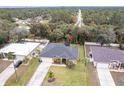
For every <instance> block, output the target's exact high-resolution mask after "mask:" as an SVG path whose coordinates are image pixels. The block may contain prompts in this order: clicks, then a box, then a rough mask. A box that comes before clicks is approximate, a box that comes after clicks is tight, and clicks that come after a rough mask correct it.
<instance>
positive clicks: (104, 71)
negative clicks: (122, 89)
mask: <svg viewBox="0 0 124 93" xmlns="http://www.w3.org/2000/svg"><path fill="white" fill-rule="evenodd" d="M97 72H98V77H99V81H100V85H101V86H115V83H114V80H113V78H112V76H111V73H110V71H109V68H108V64H100V63H99V64H97Z"/></svg>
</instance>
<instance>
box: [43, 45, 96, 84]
mask: <svg viewBox="0 0 124 93" xmlns="http://www.w3.org/2000/svg"><path fill="white" fill-rule="evenodd" d="M72 46H73V47H78V49H79V57H80V60H79V61H78V62H77V64H76V66H75V68H74V69H68V68H66V67H55V66H52V67H50V69H49V71H52V72H53V73H54V75H55V78H56V80H55V81H54V82H52V83H49V82H48V81H47V80H48V74H47V75H46V77H45V80H44V82H43V84H42V85H44V86H61V85H62V86H63V85H64V86H82V85H83V86H85V85H94V84H92V82H90V81H89V80H88V79H90V77H91V75H90V74H91V73H92V70H91V69H92V68H91V69H90V71H91V73H88V72H89V70H88V66H89V65H91V63H87V64H85V58H84V48H83V46H79V45H72ZM91 78H92V77H91ZM96 85H97V84H96Z"/></svg>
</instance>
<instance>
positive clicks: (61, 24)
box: [0, 7, 124, 46]
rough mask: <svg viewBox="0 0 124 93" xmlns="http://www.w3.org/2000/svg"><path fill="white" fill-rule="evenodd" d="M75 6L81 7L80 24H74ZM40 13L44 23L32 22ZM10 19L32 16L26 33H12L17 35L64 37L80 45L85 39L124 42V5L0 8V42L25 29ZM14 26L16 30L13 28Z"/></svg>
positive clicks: (19, 36) (58, 38)
mask: <svg viewBox="0 0 124 93" xmlns="http://www.w3.org/2000/svg"><path fill="white" fill-rule="evenodd" d="M78 9H81V12H82V18H83V23H84V24H85V26H82V27H81V28H79V27H77V26H75V25H74V24H75V23H76V21H77V13H78ZM38 16H42V19H43V20H49V21H48V22H45V23H40V22H36V21H35V18H36V17H38ZM13 18H18V19H21V20H26V19H28V18H31V19H32V22H31V24H30V25H28V26H30V28H31V29H30V33H16V34H18V37H17V38H16V39H18V40H19V39H21V38H25V37H28V38H36V37H38V38H47V39H49V40H50V41H51V42H61V41H63V40H66V41H67V42H70V43H79V44H83V43H84V42H85V41H90V42H100V43H119V44H121V46H122V44H124V8H123V7H122V8H119V7H113V8H112V7H109V8H108V7H106V8H104V7H101V8H100V7H90V8H88V7H87V8H83V7H68V8H67V7H52V8H51V7H48V8H40V7H39V8H1V9H0V44H1V45H2V44H4V43H8V42H9V41H10V39H11V38H14V36H15V35H11V33H10V32H13V31H15V30H16V32H25V31H26V29H17V25H16V24H15V22H14V21H13ZM15 28H16V29H15Z"/></svg>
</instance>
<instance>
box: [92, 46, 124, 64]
mask: <svg viewBox="0 0 124 93" xmlns="http://www.w3.org/2000/svg"><path fill="white" fill-rule="evenodd" d="M91 51H92V56H93V58H94V61H96V62H104V63H110V62H112V60H118V61H120V62H124V51H123V50H116V49H111V48H107V47H98V46H92V47H91Z"/></svg>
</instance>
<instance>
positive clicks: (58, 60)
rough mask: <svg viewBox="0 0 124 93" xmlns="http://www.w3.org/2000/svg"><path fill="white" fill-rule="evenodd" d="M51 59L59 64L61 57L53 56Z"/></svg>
mask: <svg viewBox="0 0 124 93" xmlns="http://www.w3.org/2000/svg"><path fill="white" fill-rule="evenodd" d="M53 61H54V63H55V64H60V62H61V59H60V58H57V57H55V58H53Z"/></svg>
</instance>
